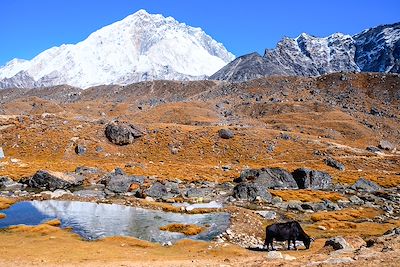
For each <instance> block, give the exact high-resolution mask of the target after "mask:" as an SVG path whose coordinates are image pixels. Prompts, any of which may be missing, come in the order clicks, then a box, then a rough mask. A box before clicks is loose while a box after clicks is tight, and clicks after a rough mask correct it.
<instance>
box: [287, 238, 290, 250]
mask: <svg viewBox="0 0 400 267" xmlns="http://www.w3.org/2000/svg"><path fill="white" fill-rule="evenodd" d="M287 249H288V250H290V238H289V240H288V242H287Z"/></svg>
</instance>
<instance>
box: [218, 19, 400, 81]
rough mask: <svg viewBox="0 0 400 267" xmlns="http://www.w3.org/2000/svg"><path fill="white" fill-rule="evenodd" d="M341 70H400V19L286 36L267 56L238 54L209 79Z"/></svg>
mask: <svg viewBox="0 0 400 267" xmlns="http://www.w3.org/2000/svg"><path fill="white" fill-rule="evenodd" d="M339 71H347V72H349V71H355V72H387V73H389V72H390V73H400V23H395V24H390V25H381V26H378V27H375V28H371V29H368V30H365V31H363V32H362V33H360V34H356V35H354V36H350V35H345V34H342V33H335V34H333V35H331V36H328V37H325V38H318V37H314V36H311V35H308V34H306V33H302V34H301V35H300V36H298V37H297V38H294V39H291V38H284V39H283V40H282V41H280V42H279V43H278V44H277V46H276V48H275V49H267V50H266V51H265V54H264V56H261V55H259V54H257V53H252V54H248V55H244V56H241V57H238V58H237V59H235V60H234V61H233V62H231V63H230V64H228V65H227V66H225V67H224V68H222V69H221V70H219V71H218V72H217V73H215V74H214V75H212V76H211V77H210V79H214V80H226V81H237V82H241V81H247V80H251V79H255V78H260V77H264V76H270V75H296V76H318V75H322V74H326V73H332V72H339Z"/></svg>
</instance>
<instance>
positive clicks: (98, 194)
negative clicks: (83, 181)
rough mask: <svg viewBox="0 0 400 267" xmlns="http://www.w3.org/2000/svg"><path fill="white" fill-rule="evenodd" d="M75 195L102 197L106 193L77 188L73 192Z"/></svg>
mask: <svg viewBox="0 0 400 267" xmlns="http://www.w3.org/2000/svg"><path fill="white" fill-rule="evenodd" d="M74 195H75V196H78V197H81V198H96V199H104V198H105V197H106V194H105V193H104V192H103V191H101V190H79V191H75V192H74Z"/></svg>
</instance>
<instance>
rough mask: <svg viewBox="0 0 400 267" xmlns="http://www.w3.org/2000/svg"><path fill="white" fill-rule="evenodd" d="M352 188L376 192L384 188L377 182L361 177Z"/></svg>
mask: <svg viewBox="0 0 400 267" xmlns="http://www.w3.org/2000/svg"><path fill="white" fill-rule="evenodd" d="M351 189H354V190H361V191H367V192H376V191H379V190H381V189H382V188H381V187H380V186H379V185H377V184H376V183H374V182H371V181H369V180H367V179H365V178H363V177H361V178H360V179H358V180H357V181H356V182H355V183H354V184H353V185H352V186H351Z"/></svg>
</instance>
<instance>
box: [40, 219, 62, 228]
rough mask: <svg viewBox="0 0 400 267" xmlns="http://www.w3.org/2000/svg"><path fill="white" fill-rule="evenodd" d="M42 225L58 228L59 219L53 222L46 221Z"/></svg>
mask: <svg viewBox="0 0 400 267" xmlns="http://www.w3.org/2000/svg"><path fill="white" fill-rule="evenodd" d="M44 224H47V225H50V226H56V227H58V226H60V225H61V221H60V220H59V219H54V220H50V221H47V222H45V223H44Z"/></svg>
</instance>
